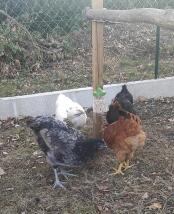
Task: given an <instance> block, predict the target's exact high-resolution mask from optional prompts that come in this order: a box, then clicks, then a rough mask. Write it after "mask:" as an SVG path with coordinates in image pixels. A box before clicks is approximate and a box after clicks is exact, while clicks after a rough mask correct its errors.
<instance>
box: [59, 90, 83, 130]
mask: <svg viewBox="0 0 174 214" xmlns="http://www.w3.org/2000/svg"><path fill="white" fill-rule="evenodd" d="M78 114H80V115H78ZM66 119H68V120H69V121H70V122H71V123H72V124H73V125H74V127H76V128H78V127H82V126H84V125H85V123H86V119H87V116H86V113H85V110H84V109H83V107H82V106H81V105H80V104H78V103H76V102H74V101H72V100H71V99H70V98H68V97H66V96H65V95H63V94H60V95H58V97H57V100H56V120H61V121H64V120H66Z"/></svg>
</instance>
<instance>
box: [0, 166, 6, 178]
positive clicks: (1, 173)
mask: <svg viewBox="0 0 174 214" xmlns="http://www.w3.org/2000/svg"><path fill="white" fill-rule="evenodd" d="M4 174H5V171H4V170H3V169H2V168H1V167H0V176H1V175H4Z"/></svg>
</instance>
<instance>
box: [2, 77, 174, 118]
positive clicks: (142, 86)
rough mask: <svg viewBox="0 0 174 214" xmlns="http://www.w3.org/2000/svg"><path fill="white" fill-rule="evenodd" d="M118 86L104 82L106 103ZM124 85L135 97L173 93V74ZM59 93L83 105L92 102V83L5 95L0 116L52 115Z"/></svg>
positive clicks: (164, 95) (172, 94)
mask: <svg viewBox="0 0 174 214" xmlns="http://www.w3.org/2000/svg"><path fill="white" fill-rule="evenodd" d="M121 86H122V83H121V84H112V85H106V86H104V88H105V90H106V92H107V94H106V97H105V101H106V104H109V103H110V102H111V99H112V98H113V97H114V96H115V94H116V93H118V92H119V91H120V89H121ZM127 86H128V89H129V90H130V92H131V93H132V94H133V96H134V98H135V99H137V98H138V97H139V96H143V97H145V98H157V97H173V96H174V77H168V78H164V79H157V80H144V81H134V82H128V83H127ZM60 93H63V94H65V95H66V96H68V97H70V98H71V99H72V100H74V101H77V102H78V103H80V104H81V105H82V106H83V107H91V106H92V88H91V87H88V88H79V89H71V90H64V91H54V92H46V93H39V94H32V95H24V96H16V97H4V98H0V119H7V118H8V117H24V116H38V115H52V114H54V113H55V102H56V99H57V95H58V94H60Z"/></svg>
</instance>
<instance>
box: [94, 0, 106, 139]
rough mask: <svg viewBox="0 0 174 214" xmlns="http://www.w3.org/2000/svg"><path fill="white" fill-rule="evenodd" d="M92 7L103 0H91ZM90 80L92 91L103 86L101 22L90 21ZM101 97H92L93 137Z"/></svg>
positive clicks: (98, 130)
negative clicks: (91, 81)
mask: <svg viewBox="0 0 174 214" xmlns="http://www.w3.org/2000/svg"><path fill="white" fill-rule="evenodd" d="M92 8H93V9H102V8H103V0H92ZM92 80H93V92H94V91H95V90H96V89H97V88H98V87H100V88H103V23H98V22H95V21H92ZM102 99H103V98H102V97H95V96H94V97H93V134H94V137H99V138H100V137H101V128H102V117H101V111H102V109H101V107H100V110H99V105H97V103H98V104H99V103H100V101H102Z"/></svg>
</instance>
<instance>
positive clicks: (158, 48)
mask: <svg viewBox="0 0 174 214" xmlns="http://www.w3.org/2000/svg"><path fill="white" fill-rule="evenodd" d="M159 56H160V27H159V26H157V27H156V52H155V79H157V78H158V77H159Z"/></svg>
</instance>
